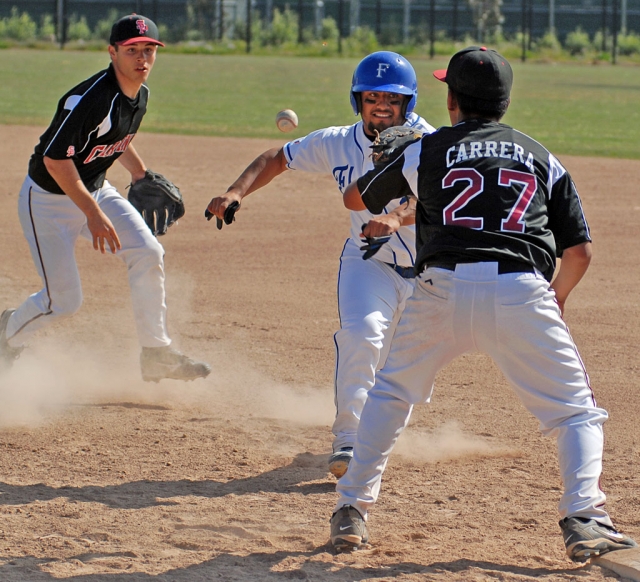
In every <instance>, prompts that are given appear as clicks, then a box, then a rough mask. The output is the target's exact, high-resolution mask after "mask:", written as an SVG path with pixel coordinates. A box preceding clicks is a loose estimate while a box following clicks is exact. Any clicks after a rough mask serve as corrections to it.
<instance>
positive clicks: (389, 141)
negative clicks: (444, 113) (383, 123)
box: [371, 125, 424, 168]
mask: <svg viewBox="0 0 640 582" xmlns="http://www.w3.org/2000/svg"><path fill="white" fill-rule="evenodd" d="M423 135H424V134H423V132H421V131H418V130H417V129H414V128H413V127H407V126H406V125H399V126H396V127H389V128H388V129H385V130H384V131H383V132H382V133H378V135H377V136H376V139H375V141H374V142H373V144H372V145H371V149H372V154H371V159H372V160H373V165H374V166H375V167H376V168H379V167H381V166H386V165H387V164H389V162H392V161H393V160H395V159H397V158H399V157H400V155H401V154H402V152H403V151H404V150H405V149H406V148H407V146H410V145H411V144H412V143H415V142H416V141H418V140H419V139H421V138H422V136H423Z"/></svg>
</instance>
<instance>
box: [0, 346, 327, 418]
mask: <svg viewBox="0 0 640 582" xmlns="http://www.w3.org/2000/svg"><path fill="white" fill-rule="evenodd" d="M39 339H41V341H39V342H38V343H37V345H36V346H34V347H29V348H27V349H26V350H25V351H24V352H23V354H22V355H21V357H20V359H19V360H17V361H16V362H15V363H14V366H13V368H12V369H11V370H10V371H9V372H8V373H6V374H5V375H3V376H1V377H0V428H6V427H13V426H32V427H33V426H38V425H40V424H42V423H43V422H46V421H48V420H51V419H52V418H53V417H56V416H60V415H62V414H64V413H65V412H66V411H68V410H69V409H71V408H73V407H77V406H82V405H87V404H96V403H106V402H110V403H114V402H127V403H136V404H153V405H163V406H167V407H169V408H183V409H184V408H195V409H198V410H199V411H201V412H204V413H207V414H212V415H215V416H219V417H225V416H228V417H233V418H248V417H250V416H255V417H258V418H272V419H278V420H286V421H290V422H295V423H299V424H303V425H327V424H331V423H332V422H333V416H334V408H333V395H332V392H331V391H330V390H319V389H317V388H313V387H304V386H303V387H300V386H289V385H282V384H278V383H276V382H274V381H273V380H271V379H269V378H268V377H266V376H265V374H264V373H262V372H260V371H259V370H256V369H254V368H253V367H252V366H251V365H250V364H247V362H246V359H244V358H242V357H241V356H229V352H232V349H231V348H230V347H229V346H226V345H225V344H224V342H216V343H215V346H216V352H217V353H218V355H217V356H216V355H213V356H212V357H211V358H210V363H211V364H212V368H213V371H212V373H211V375H210V376H209V377H208V378H206V379H204V380H203V379H198V380H196V381H194V382H187V383H185V382H181V381H177V380H163V381H161V382H159V383H154V382H144V381H143V380H142V378H141V376H140V368H139V350H140V348H139V347H138V346H137V344H136V343H135V342H133V343H132V345H131V346H126V345H120V346H117V347H111V348H110V349H108V350H105V352H104V353H99V351H98V350H97V349H96V348H95V347H89V346H78V344H76V343H74V342H73V340H69V339H66V340H60V339H58V338H56V339H54V338H52V337H50V338H39ZM42 339H44V340H45V341H42ZM47 340H48V341H47ZM66 344H68V345H66ZM178 347H180V346H178ZM221 352H222V354H221Z"/></svg>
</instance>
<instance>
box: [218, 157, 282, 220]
mask: <svg viewBox="0 0 640 582" xmlns="http://www.w3.org/2000/svg"><path fill="white" fill-rule="evenodd" d="M286 169H287V158H286V157H285V155H284V151H283V150H282V148H280V149H278V148H272V149H270V150H267V151H266V152H264V153H262V154H260V155H259V156H258V157H257V158H256V159H255V160H253V162H251V163H250V164H249V165H248V166H247V168H246V169H245V170H244V172H242V174H240V176H238V178H237V180H236V181H235V182H234V183H233V184H231V186H229V188H227V191H226V192H225V193H224V194H223V195H222V196H216V197H215V198H213V199H212V200H211V202H209V205H208V206H207V210H208V211H209V212H210V213H211V214H214V215H215V216H217V217H218V218H220V219H222V218H224V211H225V210H226V209H227V207H228V206H229V205H230V204H232V203H233V202H237V203H238V204H240V203H241V202H242V199H243V198H244V197H245V196H247V195H249V194H251V192H255V191H256V190H258V189H260V188H262V187H263V186H266V185H267V184H268V183H269V182H271V180H273V179H274V178H275V177H276V176H279V175H280V174H282V173H283V172H284V171H285V170H286Z"/></svg>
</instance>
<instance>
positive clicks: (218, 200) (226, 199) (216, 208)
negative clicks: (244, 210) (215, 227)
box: [207, 192, 242, 219]
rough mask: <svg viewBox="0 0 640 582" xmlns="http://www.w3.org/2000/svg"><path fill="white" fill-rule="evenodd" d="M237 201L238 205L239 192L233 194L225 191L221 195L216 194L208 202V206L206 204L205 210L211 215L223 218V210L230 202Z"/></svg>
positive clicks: (239, 200) (240, 197)
mask: <svg viewBox="0 0 640 582" xmlns="http://www.w3.org/2000/svg"><path fill="white" fill-rule="evenodd" d="M234 202H237V203H238V205H239V204H240V202H242V196H240V195H239V194H234V193H232V192H227V193H226V194H223V195H222V196H216V197H215V198H213V199H212V200H211V202H209V206H207V210H208V211H209V212H210V213H211V214H213V216H215V217H217V218H220V219H224V212H225V210H226V209H227V208H229V206H230V205H231V204H233V203H234Z"/></svg>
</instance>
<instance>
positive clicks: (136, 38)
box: [109, 14, 164, 46]
mask: <svg viewBox="0 0 640 582" xmlns="http://www.w3.org/2000/svg"><path fill="white" fill-rule="evenodd" d="M134 42H152V43H153V44H157V45H159V46H164V44H163V43H161V42H160V33H159V32H158V27H157V26H156V23H155V22H153V20H151V19H150V18H147V17H146V16H141V15H140V14H129V16H125V17H123V18H121V19H120V20H118V21H116V23H115V24H114V25H113V26H112V27H111V36H110V37H109V44H114V45H115V44H119V45H123V46H126V45H129V44H133V43H134Z"/></svg>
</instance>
